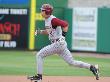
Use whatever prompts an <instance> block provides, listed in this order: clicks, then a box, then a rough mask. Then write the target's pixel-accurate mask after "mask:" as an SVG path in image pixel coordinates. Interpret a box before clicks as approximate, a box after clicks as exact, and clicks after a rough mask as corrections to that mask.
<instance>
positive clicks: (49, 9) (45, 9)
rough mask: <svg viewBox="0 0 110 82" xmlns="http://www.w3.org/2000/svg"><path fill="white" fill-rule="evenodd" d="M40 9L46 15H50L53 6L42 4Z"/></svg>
mask: <svg viewBox="0 0 110 82" xmlns="http://www.w3.org/2000/svg"><path fill="white" fill-rule="evenodd" d="M40 9H41V11H45V13H46V14H47V15H51V14H52V11H53V7H52V6H51V5H50V4H43V5H42V7H41V8H40Z"/></svg>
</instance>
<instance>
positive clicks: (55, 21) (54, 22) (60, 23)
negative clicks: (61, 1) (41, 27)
mask: <svg viewBox="0 0 110 82" xmlns="http://www.w3.org/2000/svg"><path fill="white" fill-rule="evenodd" d="M51 24H52V26H53V27H57V26H61V27H62V28H65V27H67V26H68V23H67V22H66V21H63V20H60V19H58V18H53V19H52V21H51Z"/></svg>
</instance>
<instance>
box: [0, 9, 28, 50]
mask: <svg viewBox="0 0 110 82" xmlns="http://www.w3.org/2000/svg"><path fill="white" fill-rule="evenodd" d="M28 24H29V10H28V9H13V8H0V49H5V48H9V49H11V48H12V49H24V48H27V44H28Z"/></svg>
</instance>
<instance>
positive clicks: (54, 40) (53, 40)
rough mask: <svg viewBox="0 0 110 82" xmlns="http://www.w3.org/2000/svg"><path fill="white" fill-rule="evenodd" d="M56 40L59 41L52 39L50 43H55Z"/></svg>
mask: <svg viewBox="0 0 110 82" xmlns="http://www.w3.org/2000/svg"><path fill="white" fill-rule="evenodd" d="M58 40H59V38H58V39H52V40H51V43H54V42H57V41H58Z"/></svg>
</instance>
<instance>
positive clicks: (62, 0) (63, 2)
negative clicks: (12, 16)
mask: <svg viewBox="0 0 110 82" xmlns="http://www.w3.org/2000/svg"><path fill="white" fill-rule="evenodd" d="M44 3H49V4H51V5H53V6H54V7H62V8H64V7H67V4H68V0H37V6H38V7H40V6H41V5H42V4H44Z"/></svg>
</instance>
